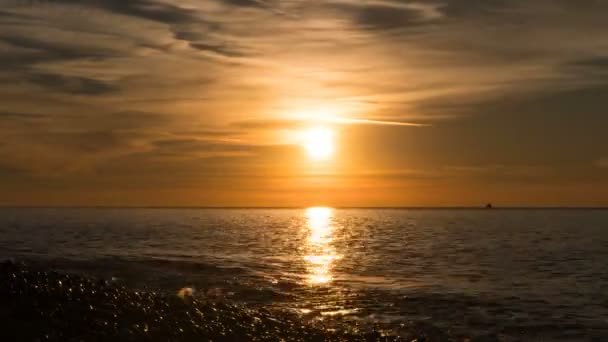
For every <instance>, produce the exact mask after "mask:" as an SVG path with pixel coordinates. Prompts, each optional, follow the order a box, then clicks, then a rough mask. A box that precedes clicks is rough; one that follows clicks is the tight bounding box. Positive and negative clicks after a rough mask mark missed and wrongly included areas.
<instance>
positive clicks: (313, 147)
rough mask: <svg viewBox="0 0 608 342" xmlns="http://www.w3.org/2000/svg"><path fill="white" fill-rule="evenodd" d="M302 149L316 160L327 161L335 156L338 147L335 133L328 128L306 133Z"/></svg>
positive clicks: (310, 129)
mask: <svg viewBox="0 0 608 342" xmlns="http://www.w3.org/2000/svg"><path fill="white" fill-rule="evenodd" d="M302 147H304V149H305V150H306V152H308V155H309V156H310V158H312V159H314V160H327V159H329V158H331V156H333V154H334V152H335V150H336V147H335V144H334V132H333V131H332V130H331V129H329V128H327V127H314V128H309V129H308V130H306V131H304V134H303V136H302Z"/></svg>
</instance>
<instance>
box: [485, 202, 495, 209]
mask: <svg viewBox="0 0 608 342" xmlns="http://www.w3.org/2000/svg"><path fill="white" fill-rule="evenodd" d="M492 208H494V207H493V206H492V203H488V204H486V209H492Z"/></svg>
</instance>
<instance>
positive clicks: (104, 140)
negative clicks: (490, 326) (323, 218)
mask: <svg viewBox="0 0 608 342" xmlns="http://www.w3.org/2000/svg"><path fill="white" fill-rule="evenodd" d="M0 3H1V4H2V6H1V7H0V27H1V28H0V79H1V80H2V82H1V83H0V98H1V99H2V101H0V205H85V206H88V205H102V206H104V205H108V206H122V205H127V206H140V205H143V206H148V205H150V206H310V205H328V206H470V205H473V206H478V205H483V204H484V203H487V202H493V203H496V204H497V205H505V206H607V205H608V133H607V130H608V114H607V113H606V108H607V106H606V104H607V102H606V99H607V98H608V40H607V39H606V36H607V35H608V21H607V20H606V18H605V17H606V13H608V2H604V1H594V0H582V1H577V2H576V3H574V2H572V1H567V0H551V1H549V0H539V1H524V0H513V1H494V0H490V1H473V0H443V1H441V0H438V1H425V0H420V1H405V0H404V1H399V0H369V1H365V0H328V1H302V0H282V1H278V0H274V1H266V0H208V1H198V0H197V1H195V0H184V1H179V0H132V1H123V0H104V1H101V0H83V1H70V0H57V1H48V2H47V1H36V2H32V1H21V0H20V1H17V0H10V1H9V0H0ZM313 145H314V146H313ZM311 146H312V147H311ZM315 151H316V152H315Z"/></svg>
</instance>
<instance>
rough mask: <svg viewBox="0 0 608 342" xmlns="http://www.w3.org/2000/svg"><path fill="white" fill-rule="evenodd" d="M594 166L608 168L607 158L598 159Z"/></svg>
mask: <svg viewBox="0 0 608 342" xmlns="http://www.w3.org/2000/svg"><path fill="white" fill-rule="evenodd" d="M595 165H596V166H597V167H600V168H608V158H600V159H598V160H597V161H596V162H595Z"/></svg>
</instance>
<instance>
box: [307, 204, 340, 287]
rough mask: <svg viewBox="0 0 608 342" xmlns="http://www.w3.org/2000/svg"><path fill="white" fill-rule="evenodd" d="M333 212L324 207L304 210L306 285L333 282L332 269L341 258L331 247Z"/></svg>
mask: <svg viewBox="0 0 608 342" xmlns="http://www.w3.org/2000/svg"><path fill="white" fill-rule="evenodd" d="M332 217H333V210H332V209H331V208H326V207H313V208H308V209H306V220H307V229H308V231H309V235H308V239H307V246H306V247H307V254H306V256H304V260H305V261H306V266H307V267H306V268H307V271H308V275H307V279H308V283H310V284H313V285H321V284H327V283H330V282H331V281H332V280H333V276H332V269H333V266H334V263H335V261H336V260H339V259H340V258H341V256H340V255H338V254H337V253H336V250H335V248H334V247H333V246H332V241H333V238H332V233H333V227H332Z"/></svg>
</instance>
